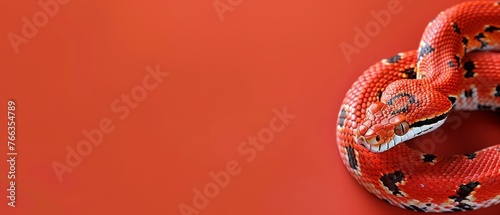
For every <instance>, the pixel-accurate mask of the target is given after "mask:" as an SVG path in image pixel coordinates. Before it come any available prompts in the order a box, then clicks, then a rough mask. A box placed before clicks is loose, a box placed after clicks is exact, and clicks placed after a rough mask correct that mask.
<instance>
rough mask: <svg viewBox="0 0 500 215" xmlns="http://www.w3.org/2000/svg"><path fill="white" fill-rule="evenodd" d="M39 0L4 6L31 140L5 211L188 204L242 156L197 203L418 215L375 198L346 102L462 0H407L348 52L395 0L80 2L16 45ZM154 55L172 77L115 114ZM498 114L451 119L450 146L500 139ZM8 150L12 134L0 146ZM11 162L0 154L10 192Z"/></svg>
mask: <svg viewBox="0 0 500 215" xmlns="http://www.w3.org/2000/svg"><path fill="white" fill-rule="evenodd" d="M41 1H42V2H46V1H47V0H41ZM38 2H39V0H31V1H28V0H18V1H3V2H2V6H1V7H0V8H1V9H0V20H1V25H0V26H1V27H0V35H3V36H2V39H0V50H1V52H0V53H1V57H0V69H1V74H2V76H1V77H0V95H1V99H0V102H1V103H6V102H7V100H8V99H11V98H13V99H15V100H16V102H17V107H18V108H17V110H16V111H17V118H16V120H17V122H18V123H17V125H18V127H17V129H18V132H17V137H18V138H17V140H18V141H17V143H18V152H19V155H18V158H17V159H18V161H17V169H18V172H17V177H18V179H17V183H18V186H17V199H16V200H17V207H16V208H10V207H8V206H7V199H6V198H4V200H2V201H0V202H1V204H0V214H172V215H174V214H181V213H180V211H179V208H178V207H179V205H180V204H181V203H184V204H186V205H191V206H192V199H193V197H194V196H195V194H194V193H193V189H194V188H196V189H203V186H205V185H206V184H207V183H210V182H211V181H212V179H211V177H210V175H209V172H211V171H215V172H218V171H220V170H223V169H224V168H225V167H226V163H227V162H228V161H230V160H236V161H238V162H239V163H240V164H241V165H240V167H241V170H242V172H241V173H239V174H237V175H235V176H233V177H231V179H230V183H229V184H228V186H227V187H225V188H223V189H221V190H220V191H219V193H218V194H217V196H216V197H215V198H213V199H210V202H209V204H208V205H207V206H206V207H205V208H203V209H201V210H200V214H214V215H219V214H220V215H222V214H240V215H244V214H289V215H291V214H388V213H389V214H414V213H415V212H411V211H405V210H401V209H399V208H396V207H393V206H390V205H388V204H386V203H384V202H382V201H380V200H378V199H377V198H375V197H373V196H372V195H370V194H369V193H367V192H366V191H365V190H364V189H363V188H362V187H360V186H359V185H358V184H357V183H356V182H355V181H354V180H353V179H352V178H351V176H350V175H348V173H347V171H346V170H345V168H344V166H343V165H342V163H341V160H340V158H339V155H338V151H337V148H336V145H335V144H336V143H335V123H336V118H337V113H338V110H339V106H340V104H341V102H342V99H343V96H344V94H345V93H346V91H347V90H348V88H349V87H350V85H351V84H352V83H353V82H354V80H355V79H356V78H357V77H358V76H359V75H360V74H361V72H362V71H363V70H364V69H366V68H367V67H368V66H370V65H371V64H373V63H374V62H376V61H378V60H380V59H382V58H385V57H388V56H392V55H394V54H395V53H397V52H400V51H406V50H411V49H416V48H417V46H418V42H419V39H420V36H421V34H422V30H423V29H424V27H425V26H426V25H427V23H428V22H429V21H430V20H432V18H433V17H434V16H436V15H437V14H438V12H439V11H442V10H444V9H445V8H447V7H449V6H451V5H453V4H456V3H458V2H460V1H457V0H455V1H416V0H414V1H411V0H400V4H401V7H402V11H401V13H398V14H394V15H393V16H392V18H391V21H390V22H389V24H388V25H387V26H386V27H383V28H381V30H380V32H379V33H378V34H377V35H375V36H374V37H372V38H371V40H370V42H369V43H368V45H367V46H366V47H363V48H361V49H360V52H359V53H355V54H353V55H351V58H352V60H351V62H350V63H348V62H347V61H346V59H345V57H344V55H343V53H342V52H341V49H340V47H339V45H340V44H341V43H342V42H346V43H350V44H353V39H354V37H355V34H356V33H355V32H354V28H355V27H361V28H364V26H365V25H366V23H368V22H370V21H373V20H374V18H373V17H372V16H371V14H370V11H372V10H374V11H379V10H382V9H385V8H387V3H388V2H389V0H381V1H364V0H349V1H347V0H342V1H328V0H316V1H263V0H241V4H239V5H236V3H239V2H240V1H235V0H233V1H225V0H220V2H222V3H223V4H224V5H230V3H233V4H235V5H236V6H234V7H233V6H230V11H228V12H225V13H224V14H223V17H224V20H223V21H222V20H221V19H220V17H219V16H218V14H217V11H216V10H215V9H214V5H213V3H214V1H213V0H203V1H172V0H169V1H160V0H150V1H141V2H139V1H125V0H124V1H103V0H100V1H90V0H85V1H79V0H71V1H69V2H68V3H67V4H65V5H60V8H59V11H58V12H57V13H56V14H55V15H54V17H50V18H49V20H48V22H47V24H45V25H43V26H42V27H40V28H39V29H38V30H39V31H38V33H37V34H36V35H35V36H34V37H33V38H29V41H28V42H27V43H26V44H20V45H19V47H18V48H19V52H18V53H15V51H14V49H13V47H12V45H11V43H10V42H9V39H8V37H7V35H8V34H9V32H13V33H15V34H21V32H22V26H23V21H22V18H23V17H27V18H29V19H31V18H32V17H33V15H34V14H35V13H36V12H38V11H41V10H42V9H41V7H40V6H39V5H38ZM221 5H222V4H221ZM157 64H159V65H160V68H161V70H162V71H165V72H169V73H170V76H168V77H167V78H165V79H164V82H162V83H161V84H160V85H159V86H158V87H157V88H156V89H154V90H151V91H148V94H147V97H146V99H145V100H144V101H142V102H140V103H139V104H138V106H137V108H135V109H132V110H131V111H130V114H129V115H128V117H126V118H125V119H124V120H118V119H117V116H118V115H117V114H116V113H115V112H113V111H112V110H111V109H110V106H111V104H112V103H113V101H114V100H115V99H119V98H120V96H121V94H123V93H125V94H126V93H130V91H131V90H132V89H133V88H134V87H135V86H139V85H140V84H141V83H142V79H143V77H145V76H146V75H147V74H148V73H147V71H146V70H145V67H146V66H148V65H149V66H152V67H154V66H156V65H157ZM0 106H2V107H4V108H5V110H4V111H6V107H7V106H6V104H5V106H3V105H0ZM283 107H286V108H287V111H288V112H289V113H290V114H294V115H296V117H295V119H293V120H292V121H291V123H290V124H289V125H288V126H286V127H285V129H284V130H283V131H282V132H279V133H276V134H275V137H274V139H273V141H272V142H271V143H269V144H268V145H267V147H266V148H265V150H262V151H260V152H259V153H258V154H257V155H256V157H255V159H254V160H252V161H251V162H245V158H246V157H245V156H242V155H241V154H240V153H239V152H238V149H237V148H238V145H239V144H240V143H241V142H242V141H245V140H247V138H248V137H249V136H254V135H257V134H258V132H259V131H261V129H263V128H267V127H268V126H269V121H270V120H271V119H272V118H273V117H274V113H273V109H275V108H276V109H278V110H282V109H283ZM1 111H2V110H0V112H1ZM103 118H110V119H112V120H113V122H114V125H115V126H116V129H115V130H114V131H113V132H111V133H110V134H106V135H105V136H104V139H103V142H102V144H101V145H99V146H96V147H94V148H93V150H92V152H91V153H90V155H88V156H86V157H84V158H83V161H82V163H81V164H80V165H78V166H76V167H75V168H74V169H73V172H71V173H67V174H64V175H63V178H64V180H63V181H62V182H59V180H58V178H57V176H56V174H55V173H54V170H53V168H52V164H53V162H61V163H63V162H64V160H65V156H66V154H67V151H66V147H67V146H69V147H73V148H75V147H76V145H77V144H78V143H79V141H81V140H85V136H84V135H83V134H82V130H84V129H86V130H90V129H94V128H97V127H98V126H99V121H100V120H101V119H103ZM498 120H499V117H498V116H497V115H493V114H474V115H473V117H471V119H466V121H464V123H462V126H461V127H460V128H459V129H458V130H455V131H451V130H452V129H448V130H449V131H448V130H447V132H448V133H447V134H449V135H448V137H449V138H447V142H446V143H443V144H442V145H443V146H437V147H438V148H439V149H438V151H440V150H441V151H444V153H455V152H456V153H465V152H468V151H471V150H473V149H479V148H482V147H484V146H486V145H492V144H496V143H498V139H500V137H499V136H498V135H499V134H498V132H497V131H498V129H499V128H500V126H499V125H500V123H498ZM6 121H7V119H6V118H5V119H0V124H1V125H0V130H7V128H6V124H7V123H6ZM479 122H481V123H482V124H483V125H481V126H478V123H479ZM485 128H488V129H489V132H487V131H484V129H485ZM445 130H446V129H445ZM451 132H454V133H451ZM474 132H477V133H481V134H482V135H471V134H470V133H474ZM494 132H497V133H494ZM460 134H461V135H460ZM4 135H5V134H4V133H3V132H2V135H1V137H2V138H1V139H3V140H4V141H5V142H6V137H5V136H4ZM464 140H466V141H465V142H466V143H467V144H465V143H461V142H464ZM495 141H497V142H495ZM478 143H481V144H478ZM445 149H450V150H451V151H445ZM6 151H7V146H6V143H5V144H0V152H1V155H0V160H3V159H7V156H6V155H5V152H6ZM7 168H8V166H7V162H0V188H1V189H0V190H5V189H6V188H7V183H8V181H7ZM6 195H7V192H6V191H2V192H0V196H6ZM499 211H500V207H499V206H495V207H492V208H489V209H484V210H480V211H476V212H468V213H467V214H498V213H499Z"/></svg>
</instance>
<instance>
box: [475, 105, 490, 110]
mask: <svg viewBox="0 0 500 215" xmlns="http://www.w3.org/2000/svg"><path fill="white" fill-rule="evenodd" d="M491 108H492V107H491V106H490V105H482V104H478V105H477V109H478V110H491Z"/></svg>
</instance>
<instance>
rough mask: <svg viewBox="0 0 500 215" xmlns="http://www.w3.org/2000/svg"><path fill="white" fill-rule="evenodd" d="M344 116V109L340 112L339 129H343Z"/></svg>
mask: <svg viewBox="0 0 500 215" xmlns="http://www.w3.org/2000/svg"><path fill="white" fill-rule="evenodd" d="M345 115H346V111H345V110H344V109H342V110H340V114H339V120H338V126H340V127H341V128H342V127H344V121H345Z"/></svg>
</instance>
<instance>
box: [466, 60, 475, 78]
mask: <svg viewBox="0 0 500 215" xmlns="http://www.w3.org/2000/svg"><path fill="white" fill-rule="evenodd" d="M464 69H465V71H466V72H465V75H464V76H465V78H472V77H474V70H475V69H476V65H475V64H474V61H472V60H469V61H467V62H465V63H464Z"/></svg>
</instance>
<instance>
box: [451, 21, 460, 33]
mask: <svg viewBox="0 0 500 215" xmlns="http://www.w3.org/2000/svg"><path fill="white" fill-rule="evenodd" d="M452 27H453V31H454V32H455V33H457V34H461V33H460V28H458V24H457V23H453V24H452Z"/></svg>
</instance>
